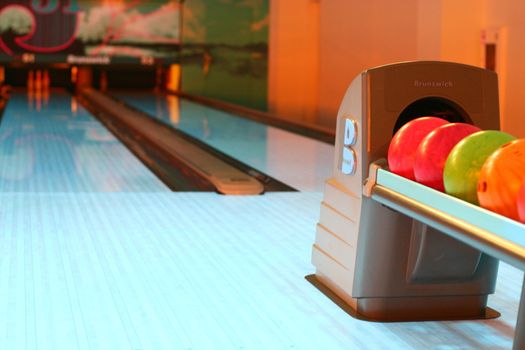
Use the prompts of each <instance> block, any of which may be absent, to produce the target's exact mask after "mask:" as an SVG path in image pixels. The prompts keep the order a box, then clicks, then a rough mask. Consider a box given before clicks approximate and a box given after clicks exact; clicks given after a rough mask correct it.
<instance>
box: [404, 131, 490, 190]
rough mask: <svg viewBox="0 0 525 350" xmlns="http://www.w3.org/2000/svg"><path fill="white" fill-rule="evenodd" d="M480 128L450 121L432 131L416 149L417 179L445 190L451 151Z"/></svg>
mask: <svg viewBox="0 0 525 350" xmlns="http://www.w3.org/2000/svg"><path fill="white" fill-rule="evenodd" d="M480 130H481V129H480V128H478V127H476V126H474V125H471V124H466V123H449V124H446V125H442V126H440V127H438V128H436V129H435V130H433V131H432V132H430V133H429V134H428V135H427V136H426V137H425V138H424V139H423V140H422V141H421V143H420V144H419V146H418V148H417V150H416V155H415V159H414V176H415V178H416V181H417V182H419V183H421V184H423V185H426V186H429V187H432V188H434V189H436V190H438V191H442V192H443V191H444V190H445V187H444V184H443V169H444V167H445V162H446V160H447V157H448V155H449V153H450V151H451V150H452V148H454V146H455V145H456V144H457V143H458V142H459V141H461V140H462V139H463V138H465V137H466V136H468V135H470V134H473V133H475V132H477V131H480Z"/></svg>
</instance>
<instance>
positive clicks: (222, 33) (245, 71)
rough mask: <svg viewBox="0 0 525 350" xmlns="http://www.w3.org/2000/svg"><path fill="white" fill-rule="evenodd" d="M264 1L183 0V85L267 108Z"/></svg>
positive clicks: (196, 91) (203, 93)
mask: <svg viewBox="0 0 525 350" xmlns="http://www.w3.org/2000/svg"><path fill="white" fill-rule="evenodd" d="M268 2H269V0H191V1H186V2H184V7H183V15H182V18H183V20H182V23H183V30H182V42H183V43H184V44H183V46H182V53H181V62H182V89H183V91H185V92H188V93H191V94H195V95H200V96H205V97H210V98H215V99H221V100H225V101H228V102H233V103H238V104H242V105H245V106H248V107H252V108H257V109H260V110H266V109H267V83H268V82H267V80H268V79H267V75H268V74H267V71H268V6H269V5H268Z"/></svg>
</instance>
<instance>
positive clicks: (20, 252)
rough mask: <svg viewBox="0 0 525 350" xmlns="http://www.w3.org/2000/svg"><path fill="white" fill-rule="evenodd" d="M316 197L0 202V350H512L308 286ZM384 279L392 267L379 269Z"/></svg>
mask: <svg viewBox="0 0 525 350" xmlns="http://www.w3.org/2000/svg"><path fill="white" fill-rule="evenodd" d="M320 200H321V194H320V193H270V194H266V195H264V196H249V197H225V196H220V195H217V194H214V193H54V194H44V193H40V194H30V193H26V194H21V193H20V194H7V193H4V194H0V201H1V203H2V206H1V207H0V222H1V223H2V230H0V329H2V332H0V348H1V349H24V348H27V349H36V348H38V349H241V348H244V349H509V348H510V347H511V344H512V337H513V333H514V322H515V320H516V313H517V308H518V298H519V295H520V290H521V281H522V277H523V274H522V273H521V272H519V271H518V270H515V269H514V268H512V267H510V266H508V265H502V266H501V267H500V273H499V280H498V285H497V292H496V294H495V295H494V296H491V298H490V301H489V305H490V306H491V307H493V308H494V309H496V310H498V311H500V312H501V313H502V317H500V318H499V319H495V320H486V321H460V322H458V321H454V322H413V323H371V322H365V321H360V320H356V319H353V318H352V317H350V316H348V315H347V314H346V313H345V312H344V311H343V310H341V309H340V308H339V307H337V306H336V305H335V304H334V303H333V302H332V301H330V300H329V299H328V298H326V297H325V296H324V295H323V294H321V293H320V292H319V291H318V290H317V289H316V288H314V287H313V286H312V285H311V284H310V283H308V281H306V280H305V279H304V276H306V275H309V274H311V273H313V272H314V271H313V266H312V265H311V262H310V252H311V244H312V242H313V241H314V234H315V223H316V222H317V220H318V215H319V203H320ZM385 268H386V269H387V268H388V267H385Z"/></svg>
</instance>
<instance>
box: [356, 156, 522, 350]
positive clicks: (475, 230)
mask: <svg viewBox="0 0 525 350" xmlns="http://www.w3.org/2000/svg"><path fill="white" fill-rule="evenodd" d="M385 164H386V162H385V161H384V160H380V161H376V162H373V163H371V164H370V172H369V177H368V179H367V180H366V181H365V185H364V187H363V195H364V196H366V197H368V198H371V199H372V200H374V201H376V202H379V203H381V204H382V205H384V206H386V207H388V208H391V209H392V210H395V211H397V212H400V213H402V214H404V215H406V216H409V217H412V218H414V219H416V220H418V221H420V222H422V223H425V224H427V225H429V226H431V227H434V228H436V229H438V230H440V231H441V232H443V233H445V234H447V235H449V236H451V237H453V238H455V239H457V240H459V241H461V242H463V243H465V244H467V245H469V246H471V247H473V248H475V249H478V250H480V251H482V252H484V253H486V254H488V255H490V256H492V257H494V258H496V259H499V260H501V261H504V262H506V263H508V264H510V265H512V266H514V267H516V268H518V269H520V270H522V271H525V225H523V224H521V223H519V222H517V221H514V220H511V219H509V218H506V217H503V216H501V215H498V214H495V213H493V212H491V211H488V210H486V209H483V208H480V207H478V206H475V205H472V204H470V203H468V202H465V201H462V200H459V199H457V198H454V197H452V196H449V195H447V194H444V193H441V192H439V191H436V190H434V189H432V188H429V187H426V186H423V185H421V184H419V183H416V182H414V181H410V180H407V179H405V178H403V177H401V176H398V175H396V174H393V173H391V172H390V171H388V170H386V168H385ZM524 282H525V280H524ZM513 349H514V350H518V349H525V283H524V284H523V286H522V292H521V299H520V305H519V310H518V318H517V322H516V328H515V336H514V343H513Z"/></svg>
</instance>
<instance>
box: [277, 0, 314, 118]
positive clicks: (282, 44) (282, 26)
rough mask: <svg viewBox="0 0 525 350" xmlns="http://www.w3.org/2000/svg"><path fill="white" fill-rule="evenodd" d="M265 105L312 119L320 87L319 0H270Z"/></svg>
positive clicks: (285, 115)
mask: <svg viewBox="0 0 525 350" xmlns="http://www.w3.org/2000/svg"><path fill="white" fill-rule="evenodd" d="M270 23H271V25H270V39H269V46H270V47H269V60H268V71H269V77H268V106H269V110H270V112H272V113H275V114H277V115H279V116H281V117H284V118H286V117H291V118H294V119H296V120H297V119H298V120H302V121H308V122H315V119H316V116H317V104H318V90H319V2H318V1H315V0H293V1H290V0H286V1H271V2H270Z"/></svg>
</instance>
